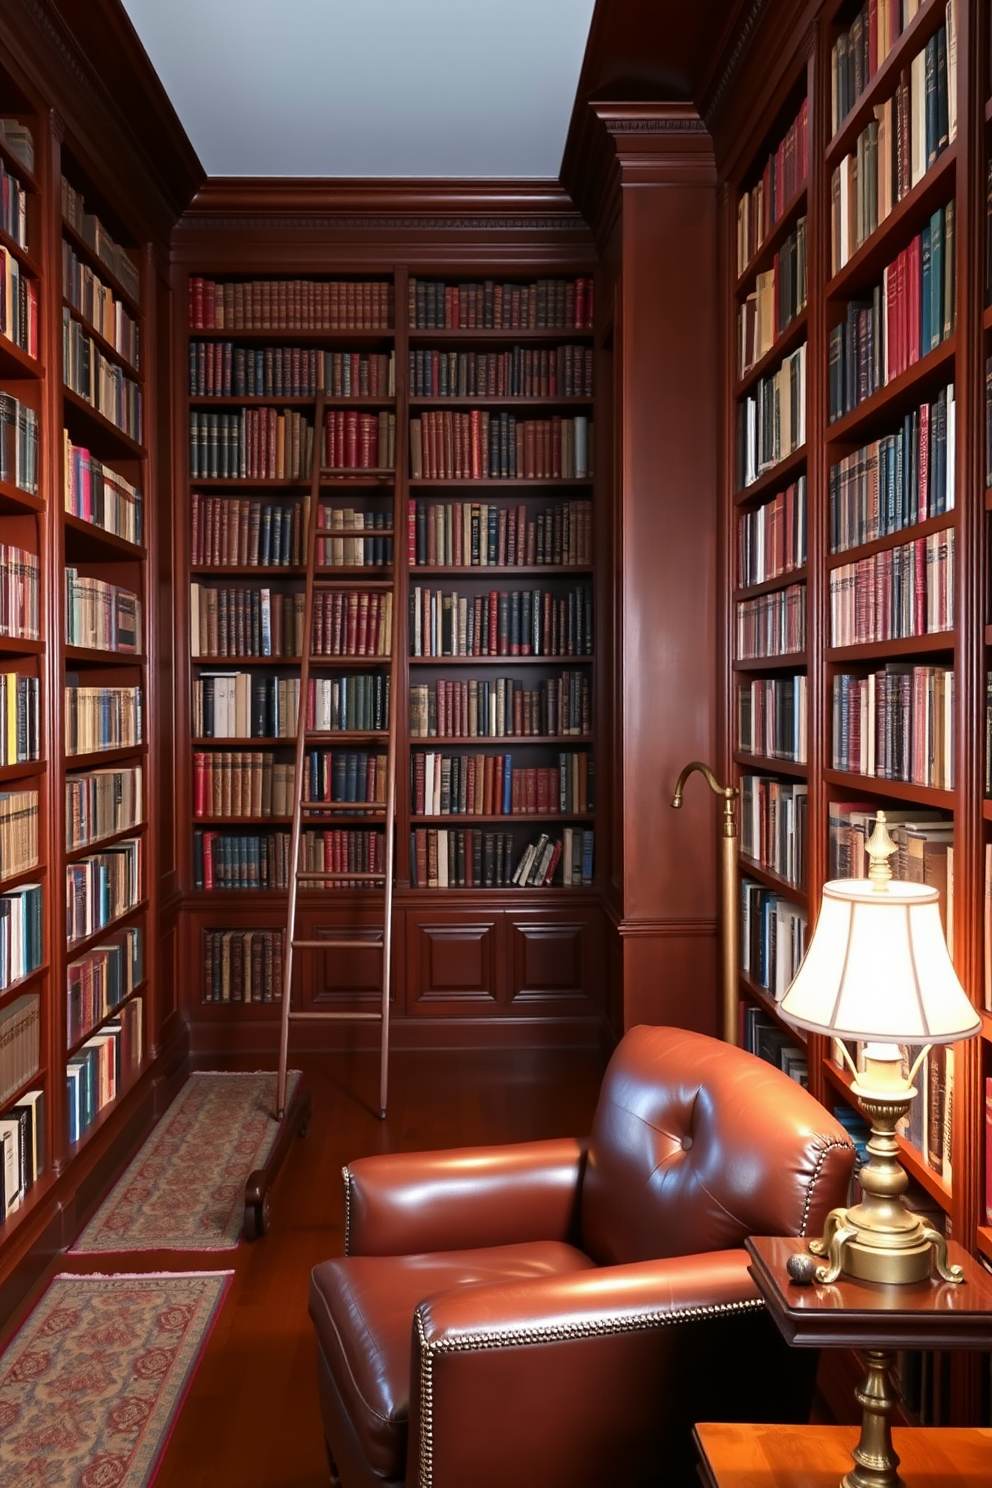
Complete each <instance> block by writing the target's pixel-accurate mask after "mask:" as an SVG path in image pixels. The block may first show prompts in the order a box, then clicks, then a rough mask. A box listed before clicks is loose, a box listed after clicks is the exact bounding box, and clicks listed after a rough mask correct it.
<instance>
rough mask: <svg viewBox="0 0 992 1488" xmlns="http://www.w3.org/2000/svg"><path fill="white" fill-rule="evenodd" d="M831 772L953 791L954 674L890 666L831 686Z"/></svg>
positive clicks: (837, 680)
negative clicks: (848, 772) (833, 770)
mask: <svg viewBox="0 0 992 1488" xmlns="http://www.w3.org/2000/svg"><path fill="white" fill-rule="evenodd" d="M832 738H833V768H834V769H835V770H846V771H850V772H851V773H853V774H856V775H875V776H877V777H878V778H879V779H882V780H906V781H911V782H912V783H913V784H914V785H932V786H935V787H936V788H937V789H938V790H953V789H954V673H953V671H952V670H951V669H950V668H949V667H935V666H913V665H911V664H908V663H906V664H904V663H896V662H890V663H889V664H888V665H887V666H886V667H884V668H883V669H882V670H880V671H877V672H871V673H869V675H868V676H867V677H860V676H852V675H850V674H848V673H839V674H838V675H836V676H835V677H834V680H833V708H832Z"/></svg>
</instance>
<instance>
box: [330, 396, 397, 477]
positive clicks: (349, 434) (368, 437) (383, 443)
mask: <svg viewBox="0 0 992 1488" xmlns="http://www.w3.org/2000/svg"><path fill="white" fill-rule="evenodd" d="M321 451H322V452H321V466H322V468H323V469H324V470H395V469H396V415H395V413H389V412H387V410H385V409H383V410H382V411H381V412H379V413H359V412H358V410H357V409H354V408H328V409H326V410H325V413H324V435H323V444H322V446H321Z"/></svg>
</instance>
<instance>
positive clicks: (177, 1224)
mask: <svg viewBox="0 0 992 1488" xmlns="http://www.w3.org/2000/svg"><path fill="white" fill-rule="evenodd" d="M299 1079H300V1072H299V1070H290V1072H289V1078H288V1081H287V1086H286V1106H287V1109H288V1108H289V1105H290V1102H291V1100H292V1096H293V1091H294V1090H295V1088H296V1086H297V1084H298V1083H299ZM275 1100H276V1076H275V1073H274V1072H269V1071H264V1070H263V1071H254V1072H252V1073H242V1072H240V1071H232V1072H230V1073H228V1072H223V1073H215V1072H197V1073H196V1074H192V1075H190V1077H189V1079H188V1080H187V1082H186V1084H185V1085H184V1086H183V1088H182V1090H181V1091H180V1092H179V1094H178V1095H177V1096H176V1098H175V1100H174V1101H173V1102H172V1105H171V1106H170V1107H169V1109H168V1110H167V1111H166V1113H165V1115H164V1116H163V1117H162V1120H161V1121H160V1122H159V1124H158V1125H157V1126H156V1127H155V1130H154V1131H153V1132H152V1133H151V1135H150V1136H149V1137H148V1139H147V1141H146V1142H145V1143H144V1145H143V1146H142V1148H141V1150H140V1151H139V1152H138V1154H137V1156H136V1157H135V1158H134V1160H133V1161H132V1162H131V1165H130V1167H129V1168H128V1169H127V1171H126V1172H125V1173H124V1175H123V1176H122V1177H121V1178H120V1179H119V1180H118V1182H117V1184H116V1185H115V1186H114V1188H113V1189H111V1191H110V1194H109V1195H108V1197H107V1198H106V1199H105V1200H104V1202H103V1204H101V1206H100V1208H99V1209H98V1210H97V1212H96V1214H95V1215H94V1216H93V1218H92V1219H91V1220H90V1222H89V1224H88V1225H87V1226H86V1228H85V1229H84V1230H83V1232H82V1234H81V1235H80V1236H79V1238H78V1240H77V1241H76V1243H75V1245H73V1247H72V1251H71V1253H72V1254H73V1255H80V1254H94V1253H101V1252H102V1253H107V1252H117V1251H138V1250H233V1249H234V1248H235V1247H236V1245H237V1244H238V1241H239V1239H240V1237H241V1231H242V1227H243V1224H244V1198H245V1182H246V1180H247V1178H248V1175H249V1174H250V1173H252V1172H254V1170H255V1169H256V1168H261V1167H264V1165H265V1160H266V1158H267V1157H268V1155H269V1153H270V1151H271V1150H272V1145H273V1143H274V1142H275V1139H276V1136H277V1134H278V1132H279V1124H278V1123H277V1122H276V1121H274V1120H273V1119H272V1113H273V1111H274V1110H275ZM0 1488H2V1484H0Z"/></svg>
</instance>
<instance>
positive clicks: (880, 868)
mask: <svg viewBox="0 0 992 1488" xmlns="http://www.w3.org/2000/svg"><path fill="white" fill-rule="evenodd" d="M865 851H866V852H867V854H868V879H869V882H870V883H871V884H872V887H873V888H874V890H875V892H876V894H886V893H888V889H889V882H890V880H891V878H892V869H891V867H890V866H889V859H890V858H891V857H892V854H893V853H895V852H898V851H899V849H898V848H897V846H896V844H895V843H894V842H893V841H892V838H891V837H890V836H889V829H888V827H887V826H886V825H885V812H884V811H879V812H878V814H877V815H876V817H875V830H874V831H873V832H872V834H871V836H870V837H869V839H868V841H867V842H866V843H865Z"/></svg>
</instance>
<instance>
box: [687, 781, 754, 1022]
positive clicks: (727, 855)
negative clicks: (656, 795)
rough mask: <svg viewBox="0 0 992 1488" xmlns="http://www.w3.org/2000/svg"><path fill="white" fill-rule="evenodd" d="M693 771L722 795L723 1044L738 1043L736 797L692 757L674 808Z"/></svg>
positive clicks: (731, 789) (736, 795)
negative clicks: (696, 771) (697, 772)
mask: <svg viewBox="0 0 992 1488" xmlns="http://www.w3.org/2000/svg"><path fill="white" fill-rule="evenodd" d="M694 770H698V771H699V773H700V775H702V776H703V778H704V780H705V781H706V784H707V785H708V786H709V788H710V790H711V791H712V792H713V794H714V795H715V796H721V797H722V798H723V831H722V837H723V853H722V880H723V881H722V898H723V1037H724V1040H725V1042H726V1043H728V1044H736V1042H737V887H736V873H737V820H736V818H735V816H734V803H735V801H736V800H737V797H738V794H739V792H738V789H737V787H736V785H721V784H720V782H719V781H718V780H717V778H716V776H715V775H714V774H713V771H712V770H711V769H710V767H709V765H704V764H703V762H702V760H692V761H690V763H689V764H688V765H686V767H685V769H684V770H683V771H682V773H681V775H680V776H679V778H678V780H677V782H676V784H675V794H674V795H673V796H672V805H673V806H674V807H675V809H676V811H677V810H678V809H679V807H680V806H681V805H682V792H683V790H684V789H685V783H686V781H687V780H688V778H689V776H690V775H691V774H692V772H693V771H694Z"/></svg>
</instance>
